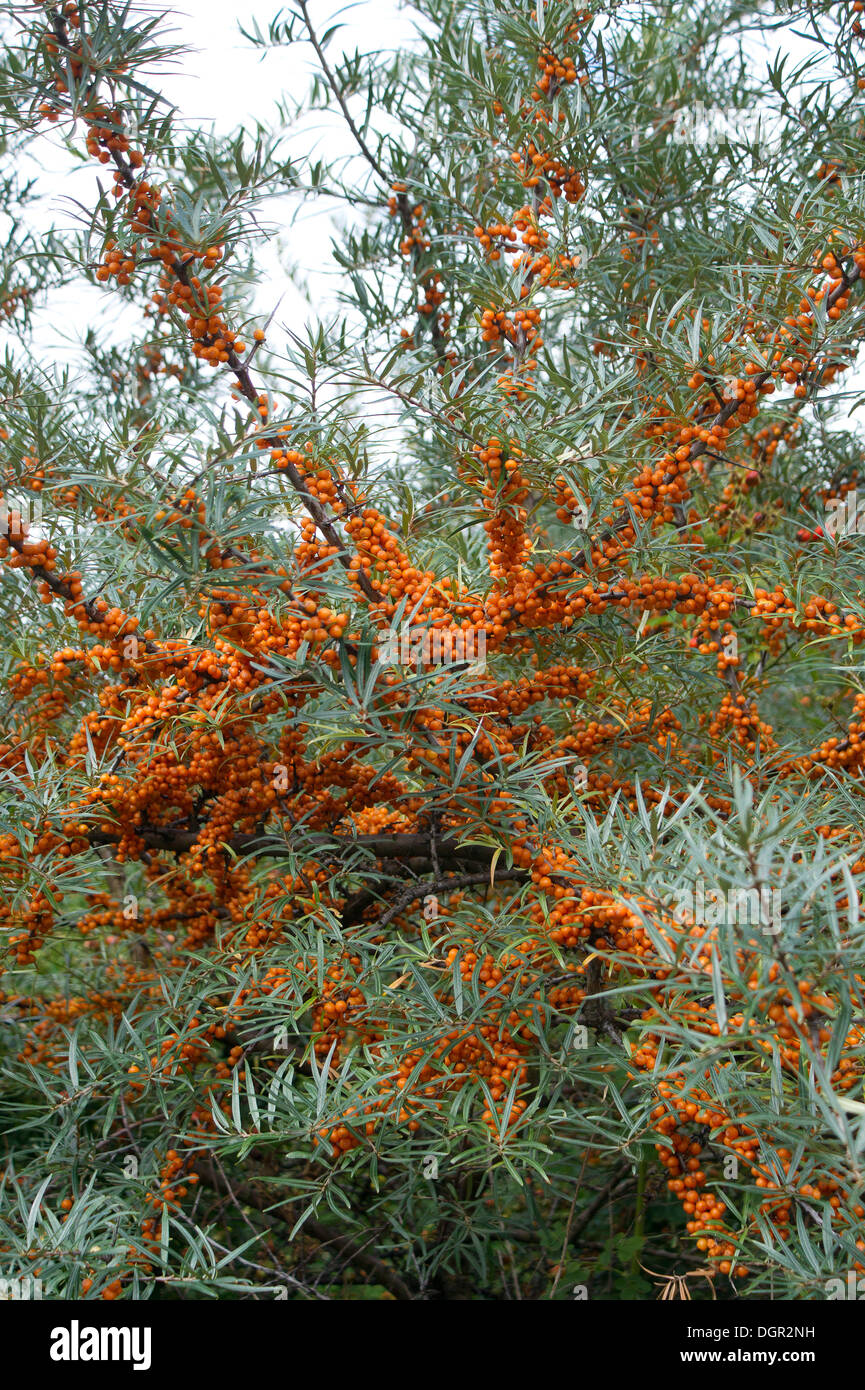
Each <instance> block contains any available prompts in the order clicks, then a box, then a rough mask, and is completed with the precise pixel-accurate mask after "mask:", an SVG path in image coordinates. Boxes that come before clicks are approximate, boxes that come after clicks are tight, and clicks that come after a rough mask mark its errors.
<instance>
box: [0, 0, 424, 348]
mask: <svg viewBox="0 0 865 1390" xmlns="http://www.w3.org/2000/svg"><path fill="white" fill-rule="evenodd" d="M160 8H161V6H160ZM278 8H279V7H278V3H277V0H271V3H266V0H256V3H255V4H254V5H253V6H252V8H251V9H248V10H247V9H246V8H245V7H239V6H238V5H237V3H236V0H185V3H183V4H182V7H178V8H175V7H174V6H172V7H171V15H172V17H171V20H170V21H169V24H168V26H167V32H168V35H169V37H170V39H171V41H172V42H174V41H176V42H178V43H183V44H185V45H187V46H188V49H189V51H187V52H186V53H185V54H183V55H182V56H181V57H180V58H179V59H178V60H176V61H175V62H173V63H172V64H171V65H170V66H166V67H165V68H163V69H161V70H160V71H159V73H158V74H154V75H148V76H147V77H146V78H145V80H146V81H148V83H149V85H152V86H153V87H154V89H155V90H158V91H160V92H162V93H163V95H164V96H165V97H166V98H167V99H168V100H169V101H171V102H173V103H174V104H175V105H176V106H177V107H178V118H179V119H180V120H181V121H182V123H183V124H184V125H186V126H191V127H197V128H199V129H202V128H203V129H209V128H213V129H214V130H215V131H216V133H218V134H225V133H228V132H231V131H233V130H236V129H237V128H238V127H239V126H240V125H241V124H249V125H253V126H254V123H255V121H256V120H260V121H261V122H262V123H263V124H265V125H266V124H274V123H275V121H276V104H277V102H278V101H279V100H280V98H289V99H295V100H296V99H298V98H299V97H301V96H302V95H303V94H304V93H305V92H306V91H307V89H308V87H309V84H310V81H311V76H312V73H313V71H314V70H315V69H316V66H317V60H316V56H315V54H314V52H313V50H312V48H311V46H310V45H309V44H308V43H297V44H292V45H290V46H286V47H282V48H279V49H276V50H273V51H270V52H263V51H262V50H261V49H256V48H254V47H253V46H252V45H251V44H250V43H249V42H248V41H247V40H246V39H245V38H244V37H243V36H242V35H241V33H240V30H239V25H238V21H239V20H241V21H242V23H243V26H244V28H245V29H247V30H248V31H252V30H253V24H252V20H253V19H257V20H258V23H259V28H260V29H261V30H262V32H264V33H266V32H267V29H268V25H269V23H270V22H271V21H272V20H273V18H274V17H275V16H276V14H277V12H278ZM286 8H287V7H286ZM309 11H310V17H311V19H312V21H313V24H314V26H315V28H316V31H317V33H318V34H319V36H321V35H322V34H323V33H324V32H325V31H326V30H327V29H328V28H329V27H330V25H331V24H332V23H333V22H334V21H335V20H336V19H337V18H339V19H340V22H342V23H343V24H344V26H345V27H344V28H343V29H342V30H341V31H340V32H339V33H338V34H336V35H335V36H334V38H333V40H332V41H331V43H330V44H329V45H328V48H327V58H328V61H329V62H330V63H331V64H332V65H335V64H336V63H338V61H339V60H340V58H341V57H342V55H343V53H354V51H355V49H360V51H361V52H364V51H373V50H377V49H383V48H385V49H386V48H396V47H400V46H403V45H404V44H406V43H408V42H410V41H411V39H412V35H413V33H414V18H413V14H412V12H411V11H410V10H406V9H403V8H402V7H401V6H400V5H399V3H398V0H358V3H355V4H353V5H348V6H344V5H340V4H339V3H338V0H310V5H309ZM296 32H300V29H299V27H298V29H297V30H296ZM356 101H357V110H358V114H359V115H360V114H362V111H363V99H362V97H358V98H357V99H356ZM43 130H44V131H45V136H44V138H41V139H40V140H39V141H38V142H37V143H36V144H35V145H34V146H33V154H34V160H35V161H36V166H35V167H36V170H37V171H38V174H39V187H40V192H41V193H42V201H41V203H40V204H38V205H37V206H36V208H35V209H34V211H33V213H32V214H31V220H32V221H34V222H35V223H36V225H38V226H47V225H51V224H53V225H55V226H57V227H58V228H63V227H66V228H70V227H73V226H74V225H76V223H77V222H80V219H81V218H82V216H83V214H82V211H81V209H80V208H76V207H75V206H74V203H73V201H72V200H77V201H78V202H79V203H80V204H83V206H84V207H85V208H87V209H90V208H92V207H93V205H94V203H95V202H96V199H97V197H98V188H97V178H98V177H100V173H101V178H102V182H103V184H105V183H106V182H108V183H110V180H106V177H105V174H104V172H102V171H101V167H100V170H97V169H96V166H95V165H94V164H93V163H92V162H88V163H87V164H85V165H83V166H81V165H77V164H76V162H75V161H74V159H73V158H72V157H71V156H70V155H69V153H68V152H67V151H66V150H65V149H64V148H63V147H62V146H61V145H60V144H59V142H58V140H57V138H56V136H55V135H53V133H51V132H50V129H49V128H48V127H43ZM293 141H294V144H293V145H292V148H293V149H294V150H295V151H298V150H299V149H303V150H304V152H307V153H309V152H314V151H316V150H318V151H320V153H321V154H324V155H326V156H327V157H334V156H337V157H338V156H341V155H343V154H346V155H347V154H352V153H353V152H354V149H355V147H354V144H353V141H352V139H351V136H350V134H349V132H348V131H347V129H346V128H345V126H344V123H343V122H342V120H341V118H340V119H339V120H337V119H336V118H334V119H330V120H329V119H328V118H327V117H326V116H324V115H323V116H320V117H319V116H316V117H315V119H314V120H313V119H310V120H309V121H308V123H307V125H306V126H305V127H304V130H303V131H302V132H298V131H295V132H294V133H293ZM279 213H280V208H279V204H278V202H277V201H276V200H272V201H271V202H270V203H269V204H267V205H265V207H264V209H263V212H262V219H263V221H264V222H265V223H266V224H267V225H268V226H273V225H275V224H276V225H278V223H279V220H280V219H279ZM335 215H336V216H338V212H337V211H336V207H335V204H334V202H333V201H332V200H326V199H316V200H315V201H314V202H312V203H310V204H309V205H308V207H307V208H306V209H305V211H304V212H303V213H302V214H301V216H300V218H299V219H298V220H296V221H295V222H294V223H293V224H292V226H291V228H290V231H289V230H288V217H287V216H286V217H285V224H284V225H285V228H286V232H285V233H284V234H281V235H278V236H277V237H276V238H274V239H273V240H271V241H269V242H268V243H267V244H265V245H264V246H263V247H261V248H259V249H258V250H257V251H256V263H257V265H258V266H259V267H260V268H261V269H262V271H263V272H264V274H263V276H262V284H261V285H260V286H259V287H258V290H257V291H256V294H255V307H256V309H257V310H258V311H259V312H260V313H261V314H262V315H263V316H264V317H265V318H266V317H268V316H269V315H270V313H271V311H272V310H273V308H274V307H275V306H276V304H277V303H278V301H279V300H280V298H281V297H282V302H281V304H280V307H279V310H278V313H277V318H276V320H275V324H278V323H280V322H288V323H290V325H291V326H292V327H293V328H294V329H295V330H296V329H297V328H298V326H299V325H302V324H303V323H304V322H306V321H310V322H314V321H317V320H318V319H319V318H321V317H325V318H326V317H327V316H328V312H329V311H330V310H332V309H333V308H334V307H335V301H334V298H333V289H334V288H335V282H334V276H333V273H332V272H328V269H327V265H326V261H327V259H328V251H329V245H330V236H331V232H332V230H333V226H334V222H333V219H334V216H335ZM0 231H2V229H0ZM291 264H294V265H296V266H299V267H300V268H301V270H302V272H303V280H304V281H305V283H306V285H307V289H308V293H309V296H310V299H311V301H312V304H311V305H310V303H308V302H307V300H306V299H305V298H304V296H303V295H302V294H301V293H300V292H299V291H298V290H297V289H296V287H295V286H294V285H293V284H292V283H291V280H290V279H289V278H288V275H287V273H286V267H287V266H289V265H291ZM118 309H120V313H119V314H118ZM136 313H137V310H136V309H135V308H133V307H132V306H128V307H126V306H124V307H120V303H119V300H118V297H117V295H116V294H112V293H111V290H110V287H109V288H105V287H96V286H91V285H88V284H87V283H86V282H84V281H83V280H80V281H78V282H76V283H71V284H69V285H68V286H64V287H63V288H61V289H58V290H53V291H52V292H51V294H50V298H49V302H48V304H47V305H46V306H45V307H42V308H40V309H39V310H37V312H36V314H35V315H34V345H35V349H36V351H37V353H38V355H39V356H40V358H41V360H42V361H43V363H45V364H46V365H47V360H48V359H53V360H55V361H68V360H71V359H74V358H75V356H76V346H75V345H76V343H77V342H78V341H79V340H80V336H81V335H82V334H83V331H84V329H85V327H86V326H87V325H91V326H96V327H98V328H99V331H100V334H101V336H102V337H103V340H110V339H111V338H117V337H122V336H123V323H124V321H126V322H131V320H132V318H133V317H134V316H135V315H136ZM9 328H10V330H11V331H8V330H7V331H4V330H2V329H0V350H2V348H3V347H5V345H6V343H9V342H14V340H15V336H16V335H15V329H14V323H13V324H10V326H9Z"/></svg>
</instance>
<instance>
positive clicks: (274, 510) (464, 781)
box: [0, 0, 865, 1299]
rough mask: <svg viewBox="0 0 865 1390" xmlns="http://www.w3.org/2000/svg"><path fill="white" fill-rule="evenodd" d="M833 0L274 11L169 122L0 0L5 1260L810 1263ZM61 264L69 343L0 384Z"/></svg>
mask: <svg viewBox="0 0 865 1390" xmlns="http://www.w3.org/2000/svg"><path fill="white" fill-rule="evenodd" d="M863 8H865V7H863V4H862V0H856V3H854V4H849V3H844V4H835V3H833V4H831V5H830V4H824V3H813V4H808V5H803V6H795V5H791V4H780V3H779V4H771V3H760V2H759V0H754V2H752V0H721V3H713V4H709V3H707V2H706V0H694V3H675V4H668V3H650V2H647V3H642V4H639V5H626V4H620V3H617V0H610V3H606V0H602V3H599V4H597V5H593V7H592V9H591V10H589V9H580V8H578V7H577V6H575V5H573V4H571V3H567V0H459V2H458V3H452V0H416V2H415V4H414V6H413V9H414V12H415V13H416V15H417V39H416V42H415V43H414V44H413V45H409V46H408V47H407V48H406V49H405V50H404V51H401V52H399V53H397V54H394V53H392V52H390V51H388V50H387V47H386V42H387V36H386V35H383V36H382V40H381V43H380V44H379V43H375V44H373V45H372V47H373V49H374V51H373V52H371V53H369V54H351V53H340V49H339V42H340V39H339V32H338V29H337V28H335V27H334V26H333V25H331V24H330V18H329V16H330V11H327V7H325V6H323V5H319V4H315V3H313V2H312V0H309V3H307V0H298V3H295V4H294V6H293V7H290V8H289V9H286V10H283V11H282V12H281V13H280V14H279V15H277V16H276V17H275V18H274V19H273V21H272V23H270V24H269V25H268V24H266V23H264V22H261V21H259V22H258V23H255V22H253V21H244V29H245V38H244V41H245V42H248V43H252V44H255V45H258V46H260V47H261V48H262V49H263V50H266V49H268V48H272V47H279V46H284V45H293V44H304V45H306V46H307V50H306V51H308V52H309V54H310V56H311V59H312V61H313V62H314V63H315V65H316V69H317V74H316V77H315V79H314V82H313V85H312V88H311V90H310V91H309V92H308V93H305V94H302V95H301V96H300V98H298V97H297V95H296V94H295V95H294V96H289V95H286V97H285V99H284V101H283V103H281V105H280V108H279V110H277V111H276V112H275V113H274V118H273V125H272V128H270V129H265V128H262V127H261V126H255V127H254V128H250V129H248V130H242V129H240V130H238V132H237V134H236V135H234V136H232V137H231V138H218V137H216V136H214V135H212V134H209V133H206V132H203V131H201V130H199V129H196V128H195V127H191V126H190V125H189V124H187V123H186V122H185V121H184V120H183V116H182V113H180V112H176V111H174V110H173V109H172V108H171V107H170V106H169V105H168V104H167V103H165V102H164V101H162V100H161V98H160V96H159V70H160V66H161V65H162V64H163V63H165V62H166V61H167V60H169V59H170V58H171V57H172V46H171V42H170V35H169V28H170V24H169V23H168V20H170V17H168V20H166V19H163V18H161V17H155V16H154V15H153V14H152V12H150V11H149V10H144V9H142V10H141V11H136V9H135V8H134V7H132V8H130V7H129V6H128V5H126V4H119V3H113V0H110V2H109V0H82V2H81V3H80V4H77V5H76V4H74V3H69V4H66V5H64V6H56V5H53V4H32V3H27V4H25V3H14V4H7V5H4V6H3V7H2V12H3V16H4V18H3V25H4V33H5V37H6V41H7V47H6V52H5V58H4V65H3V69H2V78H0V81H2V89H0V98H2V110H3V113H4V114H3V132H4V141H5V146H4V169H5V173H4V176H3V181H2V189H0V196H2V209H0V210H2V214H3V217H4V225H5V228H6V231H7V237H6V243H7V244H6V245H5V247H4V250H3V255H2V270H0V292H2V306H3V316H4V320H5V327H6V336H7V339H8V340H9V342H10V347H9V351H8V355H7V358H6V361H5V364H4V365H3V367H2V391H0V424H2V447H0V469H2V477H0V486H2V489H3V494H4V499H5V500H4V505H3V512H2V518H0V519H2V534H0V556H2V566H0V568H2V585H0V617H2V642H0V649H2V669H3V686H4V700H3V704H2V711H0V778H2V781H0V786H2V806H0V884H2V890H3V906H2V909H0V915H2V921H0V926H2V937H0V940H2V950H3V956H4V965H5V972H6V973H5V978H4V981H3V993H2V995H0V1038H2V1073H0V1074H2V1104H3V1108H4V1113H5V1116H6V1125H5V1128H6V1137H5V1139H4V1141H3V1144H4V1150H3V1161H4V1182H3V1188H2V1193H3V1196H2V1208H0V1243H2V1249H3V1251H4V1266H5V1269H6V1273H7V1275H16V1276H23V1275H35V1276H36V1277H38V1278H40V1279H41V1280H42V1281H43V1286H44V1290H45V1296H46V1297H49V1298H63V1297H80V1296H86V1297H90V1298H96V1297H100V1296H101V1297H102V1298H109V1299H110V1298H118V1297H119V1298H148V1297H156V1298H165V1297H171V1298H179V1297H192V1298H204V1297H212V1296H218V1297H236V1296H238V1295H240V1296H245V1297H262V1298H272V1297H274V1295H276V1296H283V1297H288V1298H290V1299H308V1298H316V1297H329V1298H350V1297H394V1298H397V1299H433V1298H439V1299H460V1298H481V1299H520V1298H523V1299H573V1298H574V1297H583V1296H588V1297H589V1298H590V1299H608V1298H648V1299H650V1298H653V1297H655V1296H656V1295H657V1294H658V1293H659V1292H662V1293H664V1294H665V1295H667V1296H672V1295H678V1296H687V1295H690V1296H692V1297H694V1298H711V1297H719V1298H729V1297H733V1296H738V1297H745V1298H748V1297H753V1298H772V1297H774V1298H784V1299H814V1298H825V1297H827V1294H828V1291H829V1290H830V1289H831V1287H832V1286H831V1285H830V1284H829V1282H828V1281H830V1280H832V1279H838V1278H842V1279H843V1278H845V1277H846V1275H847V1272H848V1271H851V1270H853V1271H857V1272H860V1273H861V1272H865V1261H863V1256H862V1251H863V1249H865V1239H863V1222H862V1218H863V1215H865V1206H863V1187H865V1171H863V1158H865V1103H863V1084H862V1082H863V1058H865V996H863V983H865V935H863V925H862V922H861V921H860V915H859V877H860V875H861V874H862V872H863V871H865V846H863V801H862V772H863V767H865V682H863V668H862V659H861V652H862V643H863V638H865V593H863V583H862V562H863V556H865V547H863V539H862V534H861V533H862V532H863V531H865V523H862V521H861V518H860V515H859V507H858V503H857V497H856V488H857V484H858V482H859V480H860V473H861V471H862V461H863V445H862V439H861V436H860V434H859V433H858V432H857V429H856V419H855V416H854V415H853V413H852V412H853V410H854V409H855V407H856V406H857V405H858V404H859V403H860V402H861V399H862V392H861V389H860V387H859V385H858V384H857V378H856V375H855V362H856V356H857V351H858V345H859V340H860V338H861V336H862V333H863V330H865V310H863V303H865V301H863V296H862V293H861V290H860V285H859V280H860V277H861V274H862V271H863V270H865V199H863V184H862V175H861V172H860V168H861V150H862V140H863V133H865V131H863V111H862V94H861V91H860V89H861V88H865V55H863V50H862V47H861V43H862V39H861V24H860V20H859V19H858V17H857V15H858V13H859V12H861V11H862V10H863ZM325 11H326V12H325ZM370 11H371V18H370V23H371V24H372V25H374V24H375V14H374V12H375V6H374V5H373V6H371V7H370ZM323 12H325V13H323ZM322 13H323V17H322ZM202 43H204V44H206V30H205V32H204V34H203V37H202ZM181 61H183V62H189V61H192V59H191V58H190V57H189V56H188V55H187V56H186V57H182V58H181ZM860 63H861V64H862V66H861V67H860ZM860 72H862V73H863V76H862V77H860V75H859V74H860ZM295 101H296V103H297V104H296V107H295V105H294V104H293V103H294V102H295ZM321 111H327V112H329V113H331V115H332V116H333V115H335V116H336V117H338V118H339V121H340V122H341V129H342V130H343V131H344V134H345V139H346V141H347V144H346V145H345V147H343V146H342V145H338V148H337V147H334V148H336V153H335V154H334V156H333V158H332V159H328V158H327V157H326V156H324V155H322V153H321V149H320V147H319V146H317V145H314V144H313V142H312V140H311V139H310V140H309V141H308V142H307V145H306V147H305V146H304V138H303V137H302V132H303V130H304V129H305V127H304V125H303V122H304V120H305V119H308V118H309V116H310V114H311V113H312V114H314V113H318V112H321ZM331 128H332V127H331ZM292 131H295V132H298V131H299V132H301V137H298V135H297V134H295V136H294V138H292ZM49 148H50V149H51V150H52V151H53V152H54V156H56V155H57V152H58V151H59V152H60V153H61V155H62V158H63V159H64V160H65V161H66V163H67V165H68V167H69V169H70V170H72V169H73V168H74V167H75V166H76V165H77V164H80V163H81V162H82V161H85V162H86V166H87V167H89V168H90V169H91V171H92V173H91V175H89V176H88V178H89V182H85V183H82V175H81V174H80V173H79V174H78V177H77V182H76V184H75V188H76V196H77V197H78V199H79V201H78V203H77V204H76V209H75V217H74V218H73V217H70V216H69V215H68V208H67V209H65V210H64V209H63V207H62V205H61V204H58V203H57V201H56V198H55V200H54V201H53V202H52V204H51V206H52V207H53V208H54V223H53V225H52V226H51V227H50V228H46V227H45V226H44V211H42V209H43V206H44V205H43V202H42V201H40V200H42V199H43V195H44V193H45V189H44V179H43V180H42V182H40V180H39V179H37V180H36V182H35V184H31V182H30V181H29V175H28V170H30V169H31V168H33V167H34V162H35V163H36V164H37V165H38V161H39V159H40V150H46V149H49ZM310 151H312V153H310ZM82 187H86V188H87V189H88V190H89V202H87V203H86V205H85V204H83V203H82V202H81V201H80V191H81V189H82ZM52 191H53V193H54V194H55V195H56V193H57V192H62V185H60V184H58V183H57V182H56V181H55V183H54V187H53V189H52ZM316 201H320V202H321V204H322V206H323V207H327V208H331V209H337V210H338V216H337V218H336V219H335V221H334V225H338V226H339V228H340V230H339V232H338V233H337V234H335V235H336V240H335V244H334V246H333V249H332V264H333V267H334V271H335V273H337V274H338V275H339V277H340V280H339V283H340V294H341V301H342V304H343V311H342V313H341V315H339V316H336V317H334V316H333V315H332V314H322V315H321V316H320V321H319V322H317V323H314V325H313V326H312V327H311V328H308V329H301V328H300V326H299V325H298V324H297V323H296V322H290V323H285V322H283V320H282V318H281V316H280V310H279V307H278V305H277V304H276V303H275V302H274V303H273V304H272V305H271V309H272V313H270V311H265V312H262V310H261V305H262V303H264V302H266V298H265V299H263V298H262V295H263V292H264V291H265V290H266V286H263V285H262V284H261V273H260V271H259V270H258V268H257V267H258V261H259V259H260V256H261V254H262V252H263V249H264V246H265V244H266V243H268V242H270V240H271V238H272V236H273V232H274V230H275V229H285V228H286V227H287V226H288V225H289V223H290V219H291V217H292V216H293V215H294V213H295V212H296V211H297V209H298V208H308V207H309V206H310V204H312V203H315V202H316ZM37 205H38V208H39V209H40V212H39V216H37V215H36V212H35V211H34V208H36V207H37ZM40 217H41V218H42V221H40ZM37 229H38V231H37ZM323 254H325V253H324V251H323ZM327 254H331V253H327ZM78 280H87V281H89V282H90V283H91V286H100V287H101V291H100V292H101V293H102V294H103V295H105V296H110V297H113V300H114V301H116V303H117V306H118V310H119V308H120V306H121V305H122V306H123V318H122V323H123V324H124V325H127V328H125V329H124V337H123V341H122V343H120V344H118V343H117V342H116V341H113V342H111V343H109V342H106V341H103V340H102V338H101V337H100V334H99V332H98V331H97V330H96V329H95V328H93V329H88V328H87V326H86V325H85V326H83V327H82V331H81V334H80V350H79V351H78V354H77V357H76V359H75V361H74V362H73V363H71V364H69V365H67V366H64V367H55V366H52V365H51V363H50V362H46V361H44V360H42V357H41V355H40V347H39V338H38V336H37V337H36V338H34V337H33V335H32V331H31V320H32V316H33V313H34V310H36V309H38V308H39V307H40V306H48V308H49V309H50V305H51V302H52V294H54V293H56V292H57V291H58V289H59V288H60V287H68V286H69V285H71V284H74V283H76V282H77V281H78ZM863 486H865V483H863Z"/></svg>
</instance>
